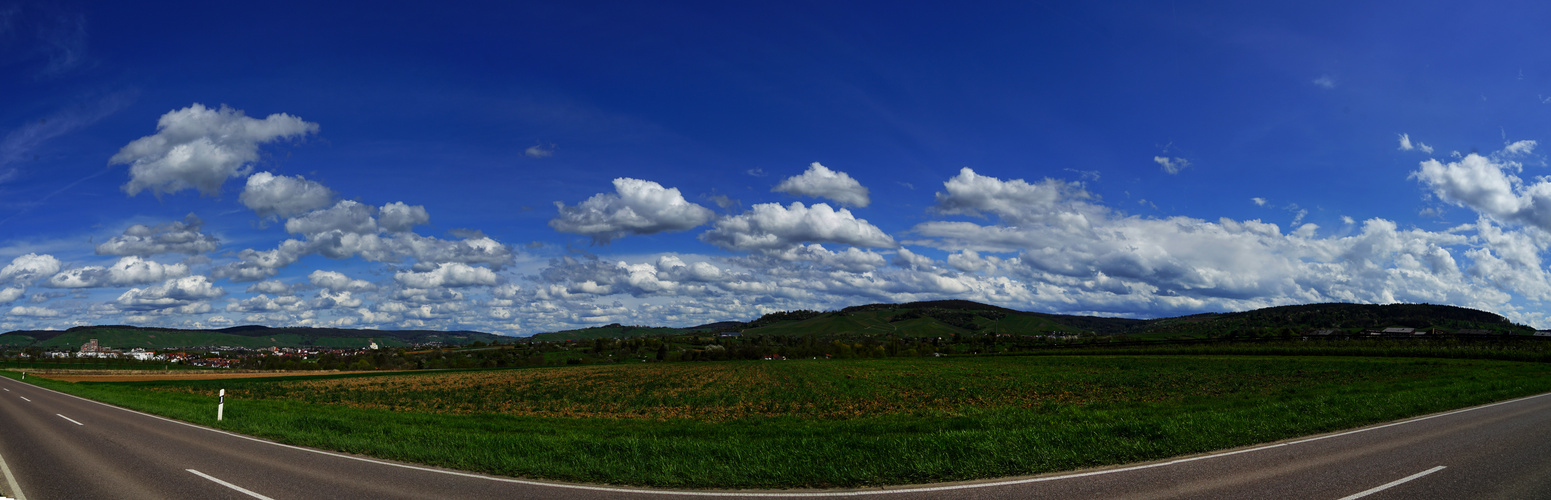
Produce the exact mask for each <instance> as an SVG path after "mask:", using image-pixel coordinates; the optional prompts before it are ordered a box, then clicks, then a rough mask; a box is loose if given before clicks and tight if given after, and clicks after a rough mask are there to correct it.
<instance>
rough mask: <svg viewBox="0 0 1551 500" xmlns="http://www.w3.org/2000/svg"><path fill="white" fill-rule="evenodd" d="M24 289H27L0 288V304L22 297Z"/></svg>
mask: <svg viewBox="0 0 1551 500" xmlns="http://www.w3.org/2000/svg"><path fill="white" fill-rule="evenodd" d="M26 291H27V289H25V288H16V287H6V288H0V304H4V303H6V302H14V301H16V299H20V298H22V295H23V293H24V292H26Z"/></svg>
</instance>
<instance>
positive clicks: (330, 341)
mask: <svg viewBox="0 0 1551 500" xmlns="http://www.w3.org/2000/svg"><path fill="white" fill-rule="evenodd" d="M499 338H501V337H500V336H498V335H494V334H489V333H483V332H472V331H452V332H443V331H435V330H352V329H343V328H302V327H288V328H270V327H267V326H237V327H232V328H223V329H219V330H181V329H174V328H149V327H135V326H125V325H107V326H78V327H75V328H71V329H69V330H57V331H55V330H51V331H39V330H31V331H28V330H22V331H14V332H8V333H5V334H0V346H4V347H38V348H44V349H49V348H71V349H74V348H78V347H80V345H81V344H83V343H85V342H86V341H88V340H90V339H97V342H98V343H99V344H101V345H104V346H108V347H113V348H116V349H130V348H135V347H140V348H144V349H169V348H176V347H207V346H208V347H215V346H225V347H248V348H260V347H271V346H273V347H337V348H359V347H366V346H367V345H368V344H371V343H372V342H374V341H375V342H376V343H377V344H378V345H380V346H383V347H402V346H409V345H413V344H427V343H432V342H440V343H442V344H447V345H461V344H468V343H471V342H475V341H483V342H490V341H492V340H496V339H499Z"/></svg>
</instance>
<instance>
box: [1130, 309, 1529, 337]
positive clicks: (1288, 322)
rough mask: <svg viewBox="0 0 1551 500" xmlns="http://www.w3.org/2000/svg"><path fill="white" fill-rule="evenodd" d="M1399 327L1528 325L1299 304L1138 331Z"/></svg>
mask: <svg viewBox="0 0 1551 500" xmlns="http://www.w3.org/2000/svg"><path fill="white" fill-rule="evenodd" d="M1391 327H1401V328H1417V329H1429V328H1437V329H1441V330H1447V331H1451V332H1457V331H1461V330H1476V331H1482V332H1490V333H1496V334H1509V335H1528V334H1532V333H1534V332H1535V330H1534V329H1533V328H1530V327H1528V326H1524V325H1519V324H1514V323H1513V322H1511V321H1508V319H1507V318H1504V317H1502V316H1499V315H1496V314H1493V313H1489V312H1485V311H1479V310H1475V309H1468V308H1464V307H1455V306H1445V305H1432V304H1345V303H1326V304H1301V305H1292V306H1278V307H1268V308H1264V309H1256V310H1253V311H1244V312H1238V313H1221V314H1197V315H1192V316H1181V317H1178V318H1163V319H1156V320H1150V321H1149V322H1148V325H1147V327H1146V328H1145V329H1144V330H1142V331H1140V332H1138V333H1140V334H1142V335H1146V336H1154V337H1160V336H1208V335H1212V336H1218V335H1225V334H1267V333H1271V334H1277V333H1284V331H1285V333H1292V334H1303V333H1308V332H1310V331H1313V330H1321V329H1329V330H1339V331H1345V332H1357V331H1362V330H1377V329H1383V328H1391Z"/></svg>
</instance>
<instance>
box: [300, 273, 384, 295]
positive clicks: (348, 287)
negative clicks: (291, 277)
mask: <svg viewBox="0 0 1551 500" xmlns="http://www.w3.org/2000/svg"><path fill="white" fill-rule="evenodd" d="M307 280H308V281H311V282H312V284H314V285H317V286H320V287H323V288H328V289H330V290H335V291H362V290H375V289H377V285H374V284H372V282H370V281H366V280H358V279H351V278H350V277H349V276H345V273H341V272H337V271H324V270H317V271H313V272H312V274H309V275H307Z"/></svg>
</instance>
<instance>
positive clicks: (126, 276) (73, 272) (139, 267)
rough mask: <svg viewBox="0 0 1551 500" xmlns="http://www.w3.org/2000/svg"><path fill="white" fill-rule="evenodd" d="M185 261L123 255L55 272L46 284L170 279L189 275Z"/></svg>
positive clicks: (73, 285) (67, 285)
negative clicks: (107, 262) (106, 262)
mask: <svg viewBox="0 0 1551 500" xmlns="http://www.w3.org/2000/svg"><path fill="white" fill-rule="evenodd" d="M188 273H189V268H188V266H187V265H185V264H162V263H160V262H156V261H153V260H145V259H142V258H140V257H138V256H134V255H130V256H127V257H123V258H120V259H119V260H118V262H115V263H114V264H113V265H112V266H108V267H105V268H104V267H97V266H85V267H79V268H75V269H70V270H66V271H63V272H61V273H59V274H55V275H54V276H53V277H52V278H49V280H48V281H47V282H46V283H44V286H49V287H54V288H94V287H106V286H129V285H140V284H145V283H155V282H158V281H163V280H167V279H171V278H179V277H183V276H187V275H188Z"/></svg>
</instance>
